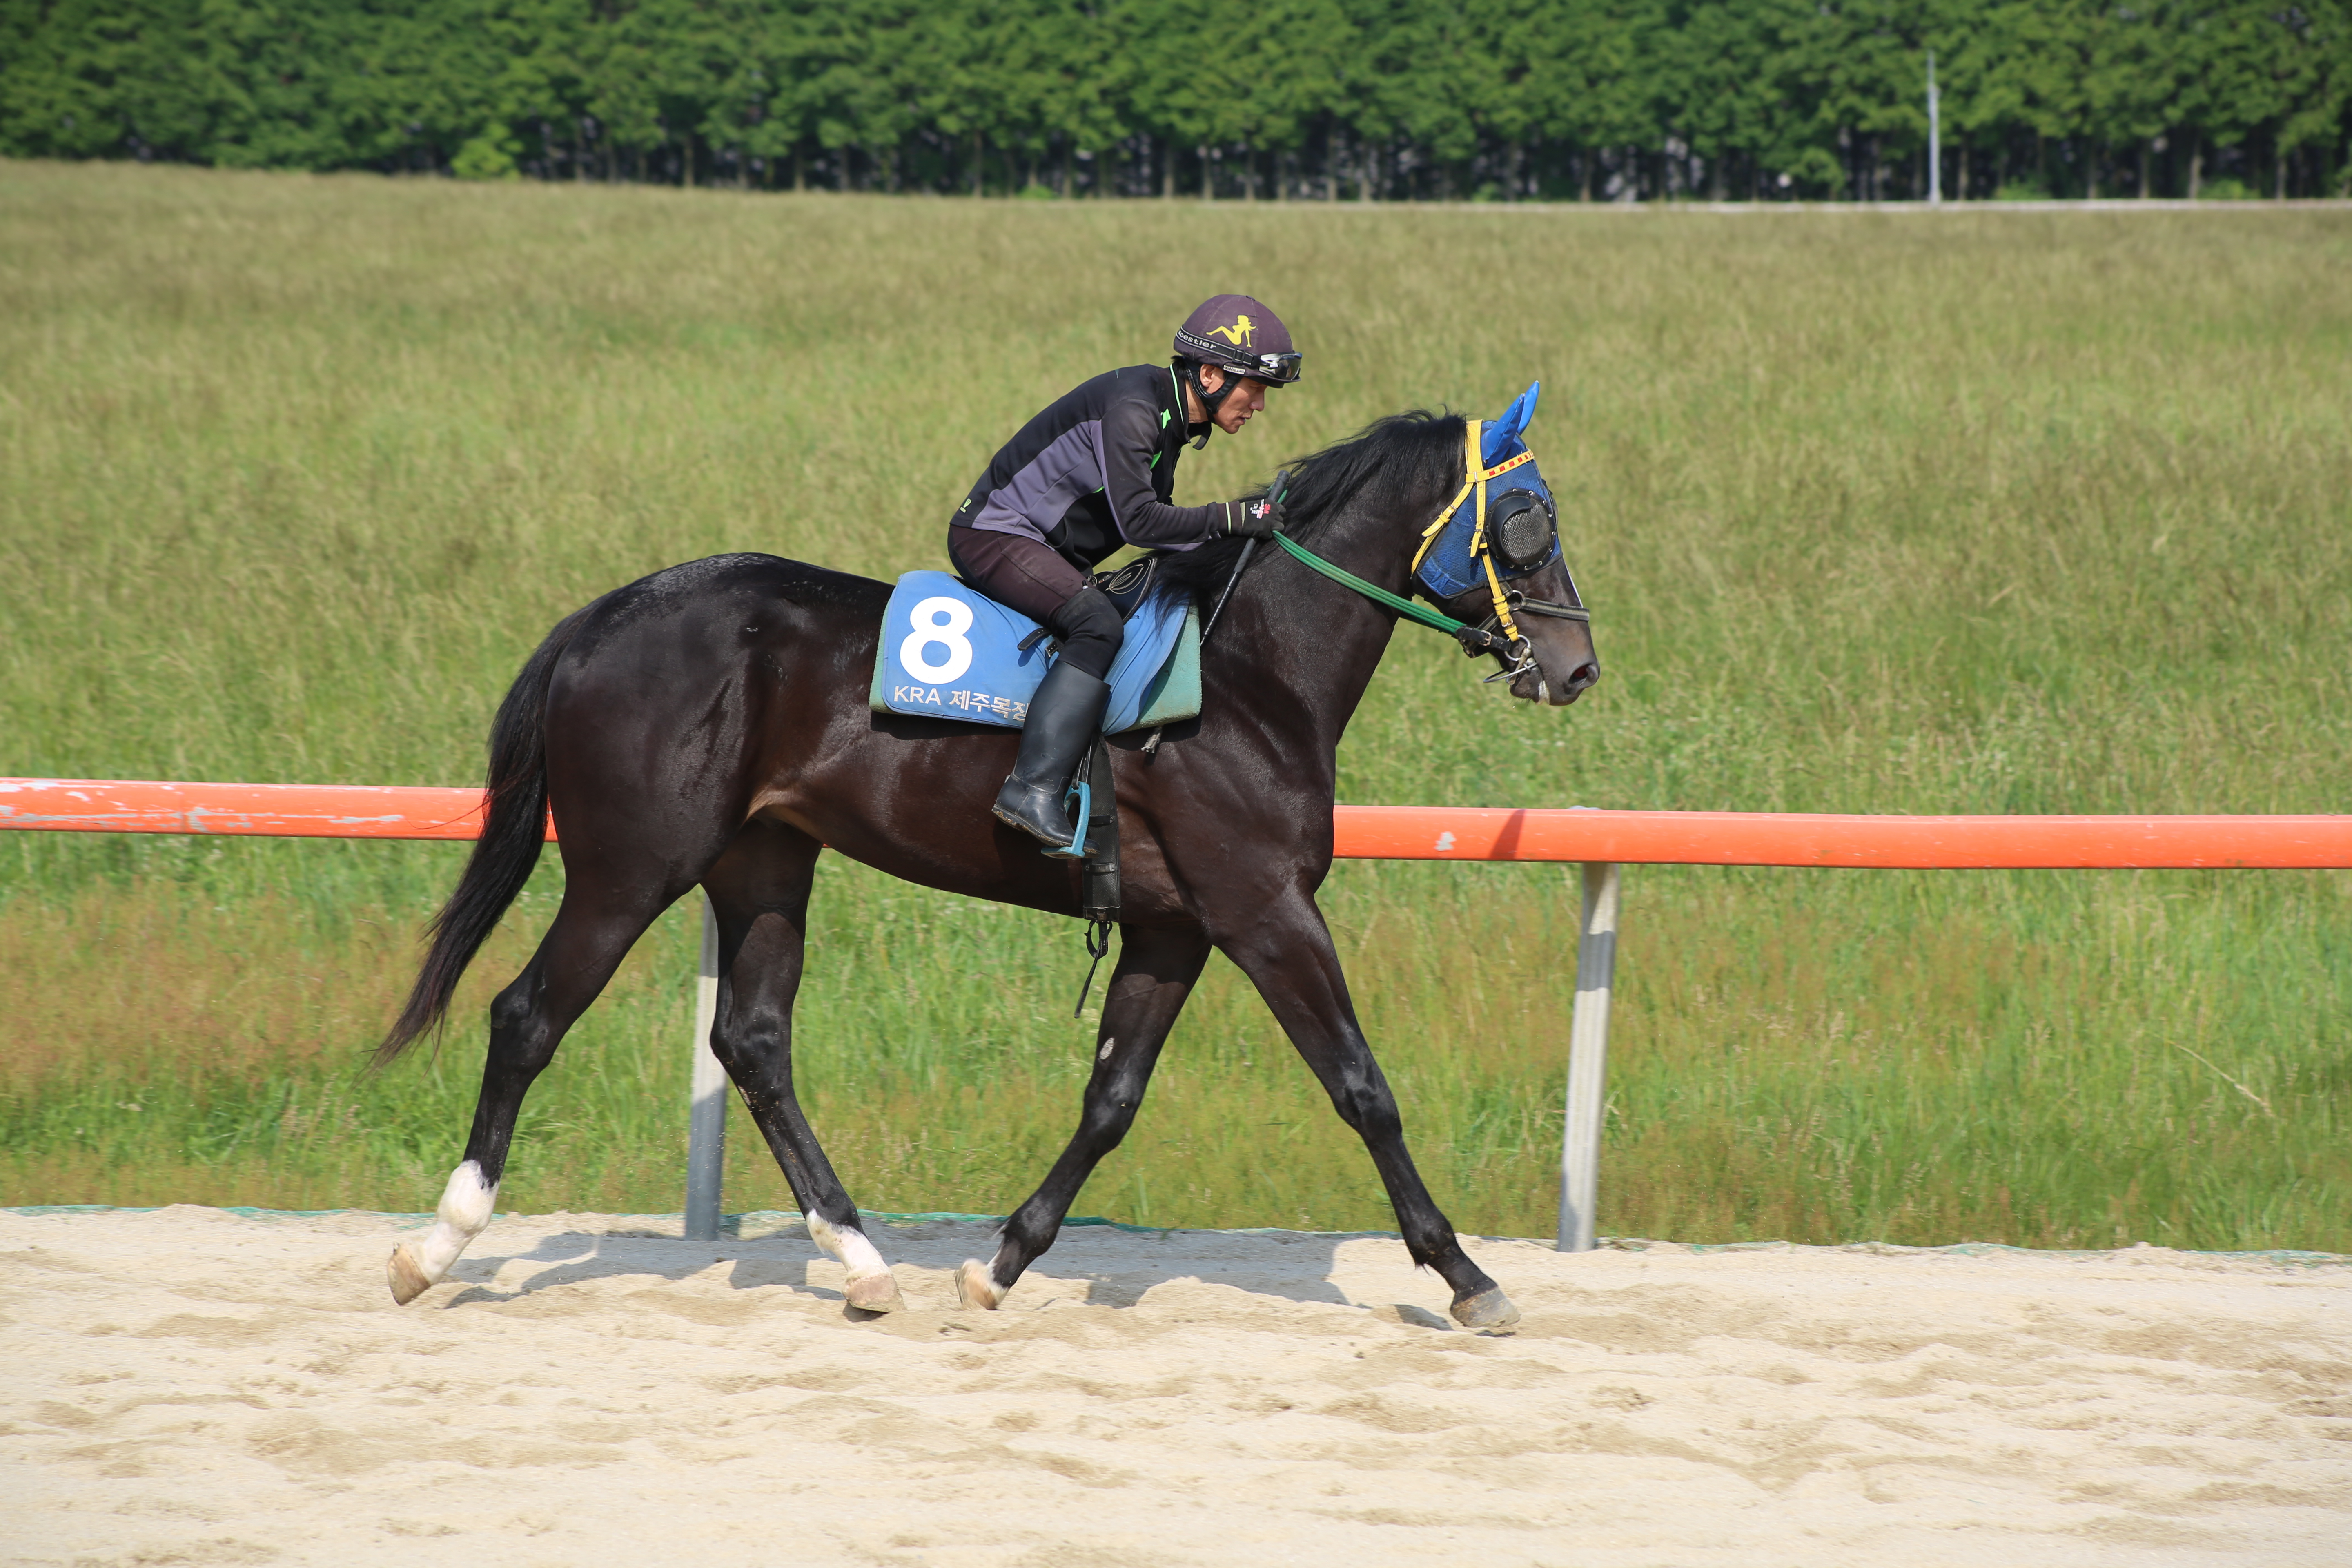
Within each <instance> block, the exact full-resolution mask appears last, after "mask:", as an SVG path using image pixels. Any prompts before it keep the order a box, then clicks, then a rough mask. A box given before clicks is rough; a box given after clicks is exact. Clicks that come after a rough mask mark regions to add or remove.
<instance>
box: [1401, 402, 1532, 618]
mask: <svg viewBox="0 0 2352 1568" xmlns="http://www.w3.org/2000/svg"><path fill="white" fill-rule="evenodd" d="M1464 425H1465V429H1464V432H1463V437H1462V472H1463V475H1464V478H1463V480H1462V488H1461V489H1458V490H1455V491H1454V499H1453V500H1450V501H1447V502H1446V503H1445V505H1444V507H1442V508H1440V509H1439V510H1438V513H1437V521H1435V522H1433V523H1431V524H1430V525H1429V526H1428V527H1427V528H1424V529H1423V530H1422V531H1421V548H1420V549H1418V550H1416V551H1414V552H1412V574H1413V576H1414V577H1415V578H1416V579H1417V578H1419V576H1420V575H1421V563H1422V562H1423V559H1424V558H1426V557H1427V556H1428V554H1429V552H1430V547H1431V546H1433V545H1434V544H1435V543H1436V542H1437V536H1438V535H1439V534H1441V533H1443V532H1444V531H1445V525H1446V524H1447V523H1449V522H1451V521H1454V513H1455V512H1457V511H1460V510H1462V503H1463V502H1464V501H1465V500H1471V499H1472V498H1473V497H1474V496H1475V498H1476V500H1477V503H1478V512H1477V522H1476V524H1475V526H1474V527H1473V528H1472V530H1471V531H1470V557H1471V559H1472V560H1474V561H1475V562H1477V563H1479V565H1480V566H1481V567H1483V568H1484V569H1485V570H1486V587H1487V589H1488V591H1489V592H1491V593H1492V594H1493V595H1495V620H1496V625H1498V626H1501V627H1502V628H1503V635H1504V636H1505V637H1508V638H1510V639H1511V646H1513V647H1517V646H1518V644H1519V642H1520V641H1521V640H1522V639H1521V638H1520V637H1519V628H1518V625H1517V622H1515V621H1513V620H1512V619H1511V601H1510V595H1507V594H1506V593H1504V592H1503V579H1502V575H1501V574H1499V573H1497V572H1496V570H1495V552H1494V551H1493V550H1492V549H1490V548H1489V547H1488V545H1487V540H1486V481H1487V480H1489V479H1500V478H1502V477H1503V476H1504V475H1505V474H1507V473H1509V472H1510V471H1511V470H1512V469H1513V468H1517V467H1518V466H1519V465H1520V464H1522V463H1532V462H1534V461H1535V460H1536V455H1535V453H1533V452H1531V451H1521V452H1520V453H1519V455H1518V456H1517V457H1516V458H1504V459H1503V460H1502V461H1501V462H1499V463H1497V464H1496V465H1495V466H1494V467H1493V468H1488V467H1486V453H1485V452H1484V451H1482V450H1481V449H1480V443H1479V440H1478V435H1479V432H1480V431H1481V430H1483V429H1485V428H1486V421H1485V420H1483V419H1470V420H1465V421H1464Z"/></svg>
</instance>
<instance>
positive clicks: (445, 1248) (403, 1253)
mask: <svg viewBox="0 0 2352 1568" xmlns="http://www.w3.org/2000/svg"><path fill="white" fill-rule="evenodd" d="M599 881H600V879H595V878H591V877H587V876H581V875H575V876H574V877H573V878H572V880H571V882H570V883H569V884H568V885H567V886H566V887H565V889H564V892H563V907H562V909H561V910H558V911H557V912H556V916H555V921H554V923H553V924H551V925H550V926H549V927H548V931H547V935H546V936H545V937H543V938H542V939H541V942H540V944H539V951H538V952H534V953H533V954H531V959H530V963H527V964H525V965H524V966H523V971H522V973H520V974H519V975H517V976H516V977H515V981H514V984H511V985H509V986H508V987H507V988H506V989H505V990H504V991H501V992H499V995H498V999H497V1000H496V1001H494V1002H492V1003H491V1004H490V1046H489V1051H488V1055H487V1057H486V1058H484V1060H483V1063H482V1092H481V1097H480V1099H478V1100H476V1101H475V1103H474V1126H473V1131H471V1132H470V1133H469V1134H467V1139H466V1157H465V1160H464V1161H463V1163H460V1164H459V1165H458V1167H457V1170H456V1171H454V1172H452V1173H450V1176H449V1184H448V1185H447V1186H446V1187H445V1188H444V1189H443V1190H442V1193H441V1202H440V1205H439V1206H438V1208H437V1209H436V1212H435V1215H434V1224H433V1228H432V1229H431V1230H430V1231H428V1232H426V1233H425V1237H423V1239H421V1240H418V1241H404V1242H402V1243H401V1244H400V1246H399V1247H395V1248H394V1251H393V1254H392V1260H391V1262H390V1264H389V1265H388V1266H387V1272H388V1274H389V1277H390V1283H391V1286H392V1299H393V1300H395V1301H397V1302H400V1303H401V1304H402V1305H406V1304H407V1303H408V1302H410V1301H413V1300H415V1299H416V1298H417V1297H418V1296H421V1295H423V1294H424V1293H425V1290H427V1289H430V1288H431V1287H433V1286H435V1285H437V1284H439V1283H440V1282H441V1281H442V1279H445V1278H446V1277H447V1275H448V1273H449V1269H450V1267H451V1265H453V1264H455V1263H456V1262H457V1255H458V1254H459V1253H461V1252H463V1251H465V1250H466V1245H467V1243H468V1242H470V1241H472V1240H473V1239H474V1237H477V1236H479V1235H480V1234H481V1233H482V1231H483V1229H484V1227H486V1226H488V1224H489V1223H490V1215H491V1213H492V1211H493V1210H494V1209H495V1208H496V1207H497V1205H498V1196H499V1181H500V1180H501V1179H502V1178H503V1177H504V1175H505V1174H506V1165H507V1149H508V1146H509V1144H510V1143H512V1142H513V1141H514V1127H515V1118H516V1116H517V1115H518V1114H519V1113H520V1111H521V1110H522V1100H523V1096H524V1094H525V1093H527V1092H528V1091H529V1090H530V1086H531V1083H532V1080H534V1079H537V1078H538V1077H539V1075H540V1074H541V1072H542V1071H544V1070H545V1069H546V1068H547V1064H548V1063H549V1062H550V1061H551V1060H553V1059H554V1057H555V1047H557V1046H558V1045H560V1044H561V1043H562V1039H563V1035H564V1031H566V1030H567V1029H569V1028H571V1027H572V1024H573V1023H574V1022H575V1021H576V1020H577V1019H578V1018H579V1016H580V1015H581V1014H583V1013H584V1012H586V1011H587V1010H588V1005H589V1004H590V1003H591V1002H593V1001H594V1000H596V997H597V994H598V993H600V992H602V991H603V990H604V983H605V982H606V981H608V980H610V979H611V978H612V977H613V971H614V970H615V969H617V968H618V967H620V963H621V960H622V959H623V958H625V957H626V956H627V954H628V951H629V949H630V947H631V946H632V945H633V944H635V942H636V940H637V938H638V937H640V936H642V935H643V934H645V930H646V927H647V926H648V925H651V924H652V923H653V921H654V918H655V917H656V915H658V914H660V913H661V911H662V910H664V909H666V908H667V907H668V905H669V903H670V901H671V900H673V899H675V898H676V897H677V891H678V890H679V889H664V888H661V887H659V886H657V885H653V884H652V883H650V882H648V883H646V884H644V885H639V886H634V887H626V888H614V887H612V886H609V885H605V886H598V885H597V883H598V882H599Z"/></svg>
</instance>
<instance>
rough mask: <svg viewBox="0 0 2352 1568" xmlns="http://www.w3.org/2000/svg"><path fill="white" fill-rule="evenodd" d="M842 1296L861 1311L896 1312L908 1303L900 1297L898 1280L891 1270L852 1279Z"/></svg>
mask: <svg viewBox="0 0 2352 1568" xmlns="http://www.w3.org/2000/svg"><path fill="white" fill-rule="evenodd" d="M842 1296H843V1298H844V1299H845V1300H847V1301H848V1303H849V1304H850V1305H851V1306H853V1307H855V1308H856V1309H857V1310H859V1311H861V1312H895V1311H897V1310H898V1309H899V1308H900V1307H903V1306H905V1305H906V1303H905V1302H903V1301H901V1300H899V1299H898V1279H897V1278H896V1277H894V1276H893V1275H892V1274H891V1273H890V1272H889V1270H887V1269H885V1270H883V1271H882V1272H881V1273H879V1274H868V1275H867V1276H866V1278H865V1279H852V1280H851V1281H850V1282H849V1287H848V1289H845V1290H844V1291H843V1292H842Z"/></svg>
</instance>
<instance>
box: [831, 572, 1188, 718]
mask: <svg viewBox="0 0 2352 1568" xmlns="http://www.w3.org/2000/svg"><path fill="white" fill-rule="evenodd" d="M1037 630H1039V627H1038V625H1037V623H1036V622H1034V621H1033V620H1031V619H1030V618H1029V617H1028V616H1024V615H1023V614H1021V613H1020V612H1019V611H1018V610H1009V609H1007V608H1005V607H1004V606H1003V605H1000V604H998V603H997V602H996V601H995V600H993V599H992V598H990V597H989V596H988V595H985V594H981V593H977V592H975V591H973V590H972V589H971V588H968V587H966V586H964V584H963V583H962V582H961V581H960V580H959V579H957V578H955V577H952V576H950V575H949V574H947V573H945V572H909V573H908V574H906V575H905V576H903V577H901V578H899V579H898V586H897V587H896V588H894V589H892V590H891V593H890V606H889V608H888V609H887V610H885V611H884V612H883V613H882V643H881V647H880V648H879V649H878V650H877V655H876V658H875V660H874V685H873V688H872V689H871V690H870V691H869V692H868V694H867V700H868V702H869V703H870V705H871V706H872V707H873V709H874V710H875V711H877V712H880V713H919V714H925V715H928V716H929V717H930V718H934V719H961V720H965V721H970V722H971V723H975V724H996V725H1001V726H1003V728H1005V729H1009V730H1018V729H1019V728H1021V726H1022V723H1023V722H1024V721H1025V720H1026V719H1027V718H1028V717H1029V699H1030V698H1031V697H1032V696H1033V695H1034V694H1035V692H1036V690H1037V683H1038V682H1039V681H1040V680H1043V679H1045V670H1046V668H1047V667H1048V666H1050V665H1051V664H1052V662H1053V656H1052V655H1051V654H1049V653H1048V652H1047V651H1046V639H1045V637H1039V638H1038V639H1037V640H1036V642H1035V643H1034V644H1033V645H1032V646H1031V647H1029V648H1028V650H1027V651H1025V652H1024V651H1023V649H1022V647H1021V644H1022V642H1023V640H1024V639H1025V638H1027V637H1029V636H1030V635H1031V634H1032V633H1034V632H1036V631H1037ZM1200 711H1201V631H1200V621H1199V618H1198V617H1197V616H1195V615H1194V614H1193V610H1192V597H1191V595H1182V594H1167V593H1155V594H1153V595H1151V596H1150V597H1149V598H1147V599H1145V600H1144V601H1143V603H1142V604H1140V605H1137V606H1136V609H1135V613H1134V614H1133V615H1132V616H1129V617H1128V622H1127V639H1126V641H1125V642H1123V643H1122V644H1120V646H1119V650H1118V658H1117V659H1115V660H1113V661H1112V663H1111V667H1110V707H1109V709H1108V711H1106V712H1105V713H1104V715H1103V726H1102V728H1103V733H1104V734H1106V735H1116V734H1118V733H1119V732H1120V731H1125V730H1138V729H1142V728H1145V727H1146V726H1149V725H1154V724H1166V723H1172V722H1173V721H1176V720H1179V719H1190V718H1192V717H1194V716H1196V715H1197V714H1199V712H1200Z"/></svg>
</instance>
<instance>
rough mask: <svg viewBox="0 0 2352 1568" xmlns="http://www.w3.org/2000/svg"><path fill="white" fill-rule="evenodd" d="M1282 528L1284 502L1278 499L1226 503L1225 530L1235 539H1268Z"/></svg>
mask: <svg viewBox="0 0 2352 1568" xmlns="http://www.w3.org/2000/svg"><path fill="white" fill-rule="evenodd" d="M1281 528H1282V503H1281V502H1280V501H1278V500H1265V499H1263V498H1261V499H1259V500H1237V501H1228V502H1227V503H1226V504H1225V531H1226V532H1227V533H1228V534H1230V535H1232V536H1233V537H1234V538H1235V539H1267V538H1271V537H1272V536H1273V535H1274V534H1276V533H1277V532H1279V531H1281Z"/></svg>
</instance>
